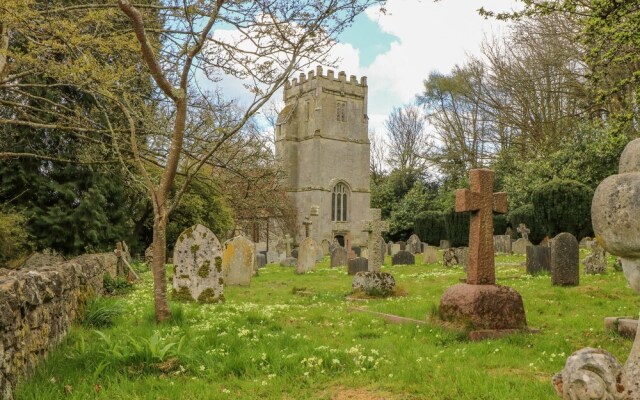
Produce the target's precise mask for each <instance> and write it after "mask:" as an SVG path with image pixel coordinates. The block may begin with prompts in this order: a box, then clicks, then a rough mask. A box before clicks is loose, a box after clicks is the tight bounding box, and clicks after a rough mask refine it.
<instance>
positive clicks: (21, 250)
mask: <svg viewBox="0 0 640 400" xmlns="http://www.w3.org/2000/svg"><path fill="white" fill-rule="evenodd" d="M25 223H26V218H25V217H24V216H23V215H22V214H20V213H16V212H0V237H2V238H4V239H3V240H1V241H0V267H2V266H3V264H4V263H6V262H7V261H9V260H14V259H16V258H18V257H20V256H21V255H23V254H25V253H26V252H27V251H28V250H30V248H31V243H30V239H29V234H28V233H27V230H26V229H25Z"/></svg>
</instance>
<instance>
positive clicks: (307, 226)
mask: <svg viewBox="0 0 640 400" xmlns="http://www.w3.org/2000/svg"><path fill="white" fill-rule="evenodd" d="M302 225H304V237H305V238H308V237H310V236H311V225H313V221H311V218H310V217H309V216H306V217H304V221H302Z"/></svg>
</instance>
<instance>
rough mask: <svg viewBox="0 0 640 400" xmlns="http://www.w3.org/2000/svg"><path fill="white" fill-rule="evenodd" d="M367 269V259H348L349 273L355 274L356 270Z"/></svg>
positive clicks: (362, 270)
mask: <svg viewBox="0 0 640 400" xmlns="http://www.w3.org/2000/svg"><path fill="white" fill-rule="evenodd" d="M368 270H369V260H367V259H366V258H364V257H356V258H354V259H351V260H349V268H348V273H349V275H355V274H356V273H358V272H367V271H368Z"/></svg>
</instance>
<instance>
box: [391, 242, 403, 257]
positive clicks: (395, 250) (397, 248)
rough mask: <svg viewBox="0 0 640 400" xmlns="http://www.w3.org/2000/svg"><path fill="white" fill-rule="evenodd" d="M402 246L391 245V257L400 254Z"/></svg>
mask: <svg viewBox="0 0 640 400" xmlns="http://www.w3.org/2000/svg"><path fill="white" fill-rule="evenodd" d="M400 250H401V249H400V244H398V243H393V244H392V245H391V257H393V256H395V255H396V254H398V252H399V251H400Z"/></svg>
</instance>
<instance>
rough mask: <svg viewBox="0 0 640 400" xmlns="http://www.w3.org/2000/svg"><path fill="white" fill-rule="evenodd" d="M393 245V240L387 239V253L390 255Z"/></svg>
mask: <svg viewBox="0 0 640 400" xmlns="http://www.w3.org/2000/svg"><path fill="white" fill-rule="evenodd" d="M392 247H393V242H392V241H391V240H389V243H387V255H388V256H390V255H391V248H392Z"/></svg>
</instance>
